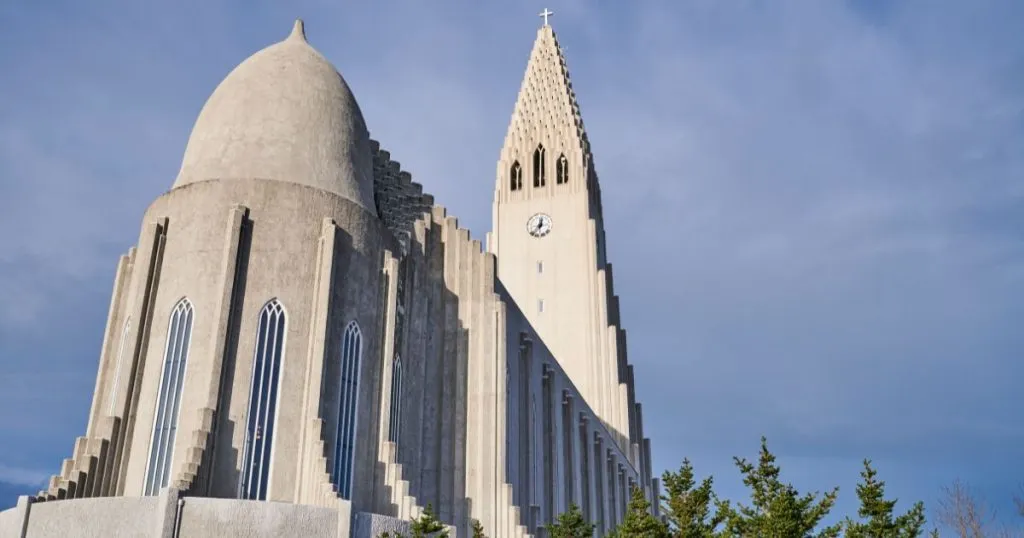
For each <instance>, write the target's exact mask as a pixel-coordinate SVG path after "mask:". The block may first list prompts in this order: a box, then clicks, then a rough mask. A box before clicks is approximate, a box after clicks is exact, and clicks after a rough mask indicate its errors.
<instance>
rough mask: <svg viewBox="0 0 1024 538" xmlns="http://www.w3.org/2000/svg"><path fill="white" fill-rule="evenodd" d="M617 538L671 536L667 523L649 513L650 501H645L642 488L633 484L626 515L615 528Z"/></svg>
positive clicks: (665, 537)
mask: <svg viewBox="0 0 1024 538" xmlns="http://www.w3.org/2000/svg"><path fill="white" fill-rule="evenodd" d="M615 536H616V537H617V538H671V535H670V534H669V532H668V525H665V524H664V523H662V522H661V521H659V520H658V518H656V517H654V516H653V515H652V514H651V503H649V502H647V497H645V496H644V492H643V490H641V489H640V488H638V487H636V486H633V492H632V495H631V496H630V499H629V505H628V506H627V507H626V517H624V518H623V520H622V524H621V525H619V528H617V529H615Z"/></svg>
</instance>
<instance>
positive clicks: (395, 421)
mask: <svg viewBox="0 0 1024 538" xmlns="http://www.w3.org/2000/svg"><path fill="white" fill-rule="evenodd" d="M401 426H402V357H401V356H400V355H398V354H397V353H396V354H395V360H394V363H393V364H392V366H391V424H390V426H389V427H388V441H391V442H392V443H395V444H397V443H398V434H399V432H400V431H401V430H400V429H401Z"/></svg>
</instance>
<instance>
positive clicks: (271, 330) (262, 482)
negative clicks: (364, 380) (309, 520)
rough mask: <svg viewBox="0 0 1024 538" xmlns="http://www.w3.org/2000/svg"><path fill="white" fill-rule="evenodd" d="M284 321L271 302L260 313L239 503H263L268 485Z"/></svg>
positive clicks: (278, 306) (281, 308)
mask: <svg viewBox="0 0 1024 538" xmlns="http://www.w3.org/2000/svg"><path fill="white" fill-rule="evenodd" d="M285 329H286V319H285V312H284V306H283V305H282V304H281V303H280V302H279V301H278V300H277V299H271V300H270V302H268V303H267V304H266V305H264V306H263V310H261V311H260V321H259V326H258V327H257V329H256V352H255V355H254V356H253V359H252V383H251V384H250V388H249V416H248V418H247V419H246V428H245V445H244V447H243V452H242V453H243V459H242V484H241V486H242V494H241V498H243V499H252V500H260V501H262V500H265V499H266V498H267V484H268V483H269V481H270V455H271V451H272V450H273V448H274V444H273V443H274V419H275V418H277V417H276V415H275V411H276V410H277V397H278V385H279V382H280V379H281V361H282V359H283V358H284V339H285V334H286V333H285Z"/></svg>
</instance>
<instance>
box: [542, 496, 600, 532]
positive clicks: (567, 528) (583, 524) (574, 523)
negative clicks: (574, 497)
mask: <svg viewBox="0 0 1024 538" xmlns="http://www.w3.org/2000/svg"><path fill="white" fill-rule="evenodd" d="M548 536H550V537H551V538H591V537H592V536H594V525H592V524H590V523H587V520H586V519H584V518H583V512H581V511H580V507H579V506H576V503H572V504H571V505H569V511H568V512H564V513H562V514H559V515H558V520H557V521H555V522H554V523H552V524H551V526H550V527H549V528H548Z"/></svg>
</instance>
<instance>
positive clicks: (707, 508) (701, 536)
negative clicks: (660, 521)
mask: <svg viewBox="0 0 1024 538" xmlns="http://www.w3.org/2000/svg"><path fill="white" fill-rule="evenodd" d="M661 484H662V488H663V490H664V494H663V495H662V497H661V500H662V512H663V513H664V514H665V518H666V519H668V522H669V525H670V526H671V529H672V531H673V532H672V535H673V536H675V537H676V538H713V537H715V536H719V535H721V533H720V531H719V527H720V526H721V525H722V524H723V523H725V513H726V512H727V511H728V509H727V508H726V509H725V510H717V511H716V512H715V513H714V514H712V513H711V509H712V507H713V506H717V505H723V506H727V504H725V503H720V502H719V501H718V498H717V497H716V496H715V492H714V491H713V490H712V484H713V480H712V478H711V477H707V478H705V479H704V480H703V481H701V483H700V485H699V486H698V485H697V482H696V480H694V476H693V465H691V464H690V460H687V459H684V460H683V464H682V466H680V467H679V471H677V472H674V473H673V472H671V471H665V473H664V474H662V475H661Z"/></svg>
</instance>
